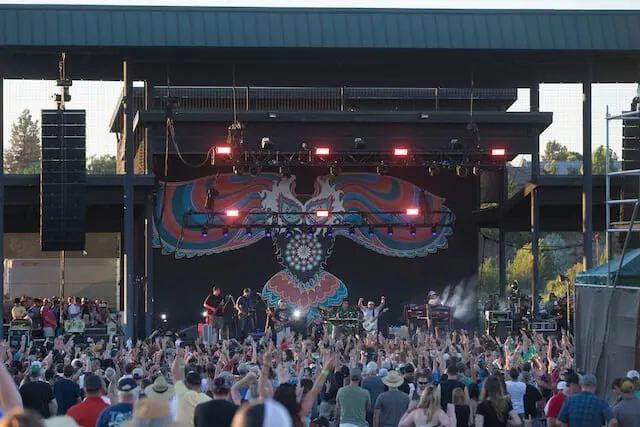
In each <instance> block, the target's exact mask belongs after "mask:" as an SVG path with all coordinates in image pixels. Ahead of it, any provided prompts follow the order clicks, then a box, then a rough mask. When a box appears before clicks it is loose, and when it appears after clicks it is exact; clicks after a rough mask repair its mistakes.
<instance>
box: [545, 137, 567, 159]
mask: <svg viewBox="0 0 640 427" xmlns="http://www.w3.org/2000/svg"><path fill="white" fill-rule="evenodd" d="M568 153H569V150H568V149H567V147H565V146H564V145H562V144H560V143H559V142H557V141H555V140H553V141H548V142H547V145H546V146H545V148H544V153H543V154H542V160H546V161H553V160H555V161H565V160H567V155H568Z"/></svg>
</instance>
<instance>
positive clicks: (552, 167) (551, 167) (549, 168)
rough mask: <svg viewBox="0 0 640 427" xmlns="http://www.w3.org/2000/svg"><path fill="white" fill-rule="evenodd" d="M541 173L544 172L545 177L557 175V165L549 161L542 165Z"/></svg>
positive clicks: (553, 161)
mask: <svg viewBox="0 0 640 427" xmlns="http://www.w3.org/2000/svg"><path fill="white" fill-rule="evenodd" d="M542 172H544V174H545V175H558V165H557V164H556V161H555V160H551V161H550V162H549V163H547V164H545V165H544V168H542Z"/></svg>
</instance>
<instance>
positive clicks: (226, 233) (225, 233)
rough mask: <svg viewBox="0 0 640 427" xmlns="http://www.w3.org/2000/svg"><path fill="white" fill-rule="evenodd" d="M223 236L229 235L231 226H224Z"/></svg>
mask: <svg viewBox="0 0 640 427" xmlns="http://www.w3.org/2000/svg"><path fill="white" fill-rule="evenodd" d="M222 237H224V238H225V239H226V238H227V237H229V227H227V226H226V225H225V226H224V227H222Z"/></svg>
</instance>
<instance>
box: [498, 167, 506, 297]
mask: <svg viewBox="0 0 640 427" xmlns="http://www.w3.org/2000/svg"><path fill="white" fill-rule="evenodd" d="M498 181H499V182H500V197H499V201H500V223H499V225H498V272H499V275H500V276H499V277H500V282H499V283H500V298H504V297H506V296H507V239H506V233H505V223H504V206H505V204H506V203H507V200H508V198H509V171H508V169H507V167H506V165H505V166H504V167H503V168H502V169H501V171H500V179H499V180H498Z"/></svg>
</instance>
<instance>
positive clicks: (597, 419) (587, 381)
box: [557, 374, 615, 427]
mask: <svg viewBox="0 0 640 427" xmlns="http://www.w3.org/2000/svg"><path fill="white" fill-rule="evenodd" d="M597 385H598V381H597V379H596V377H595V376H594V375H591V374H585V375H583V376H582V378H581V379H580V387H581V388H582V391H581V392H580V393H577V394H574V395H572V396H568V397H567V398H566V399H565V401H564V404H563V405H562V409H561V410H560V414H559V415H558V418H557V420H558V421H559V422H561V423H563V424H566V425H570V426H571V427H600V426H602V420H603V419H605V420H606V421H607V423H611V422H612V421H615V418H614V416H613V412H612V411H611V407H610V406H609V402H607V401H606V400H604V399H602V398H600V397H598V396H596V394H595V393H596V387H597Z"/></svg>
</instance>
